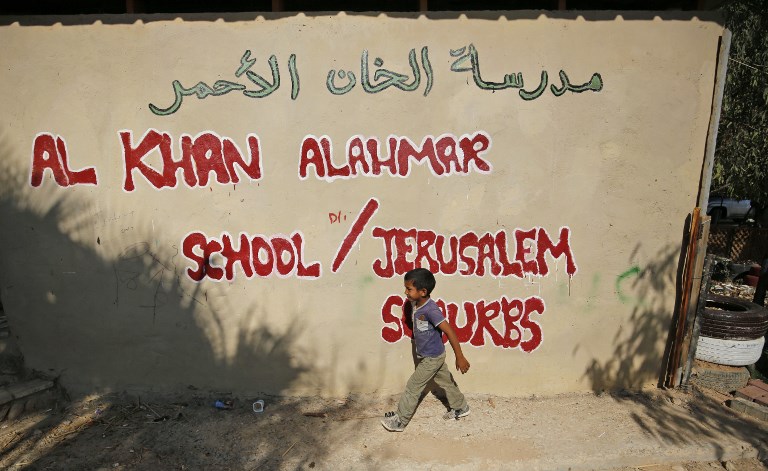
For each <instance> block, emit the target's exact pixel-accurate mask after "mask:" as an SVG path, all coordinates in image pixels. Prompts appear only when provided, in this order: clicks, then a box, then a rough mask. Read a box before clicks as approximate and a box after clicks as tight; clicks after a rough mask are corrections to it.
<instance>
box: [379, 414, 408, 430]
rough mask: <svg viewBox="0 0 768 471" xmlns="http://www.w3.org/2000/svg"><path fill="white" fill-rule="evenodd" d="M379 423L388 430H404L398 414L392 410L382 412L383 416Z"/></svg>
mask: <svg viewBox="0 0 768 471" xmlns="http://www.w3.org/2000/svg"><path fill="white" fill-rule="evenodd" d="M381 425H383V426H384V428H385V429H387V430H389V431H390V432H402V431H403V430H405V425H403V424H402V422H400V416H398V415H397V412H394V411H393V412H387V413H386V414H384V418H383V419H381Z"/></svg>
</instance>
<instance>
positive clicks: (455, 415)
mask: <svg viewBox="0 0 768 471" xmlns="http://www.w3.org/2000/svg"><path fill="white" fill-rule="evenodd" d="M468 415H469V404H467V405H466V406H464V407H463V408H462V409H451V410H449V411H448V412H446V413H445V414H443V419H445V420H459V419H460V418H462V417H466V416H468Z"/></svg>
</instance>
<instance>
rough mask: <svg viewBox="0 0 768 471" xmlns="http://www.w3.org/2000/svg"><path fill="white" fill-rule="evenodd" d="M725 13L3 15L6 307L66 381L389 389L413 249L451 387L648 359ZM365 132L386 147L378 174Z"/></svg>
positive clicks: (34, 362)
mask: <svg viewBox="0 0 768 471" xmlns="http://www.w3.org/2000/svg"><path fill="white" fill-rule="evenodd" d="M721 34H722V27H721V26H719V25H718V24H717V23H715V22H712V21H707V20H702V19H698V18H688V19H675V20H672V19H662V18H658V17H657V18H655V19H652V18H650V17H647V18H645V19H632V18H622V17H615V16H612V15H602V16H601V17H600V18H590V17H589V16H588V15H587V16H586V17H585V16H582V15H574V16H573V17H568V18H554V17H552V18H548V17H546V16H545V15H541V16H537V15H531V14H527V15H520V17H518V18H515V17H514V15H493V14H491V15H488V17H487V18H466V17H457V16H453V17H445V18H442V17H438V16H435V17H431V18H427V17H387V16H385V15H368V16H365V15H363V16H352V15H344V14H339V15H327V16H326V15H320V16H304V15H296V16H287V17H281V18H278V17H274V18H265V17H262V16H256V15H253V19H251V20H243V21H222V20H218V21H203V20H199V21H198V20H195V21H191V20H190V21H182V20H180V19H177V20H174V21H152V22H143V21H135V22H133V21H129V22H123V23H122V24H120V23H117V24H101V23H100V22H97V23H94V24H83V25H67V26H63V25H61V24H52V25H49V26H21V25H19V24H11V25H8V26H3V27H0V43H1V44H3V45H4V48H3V49H4V52H3V54H2V55H0V70H2V73H1V74H0V85H1V86H0V109H2V113H0V165H1V166H2V176H1V177H0V178H2V184H1V185H0V203H1V206H0V214H1V215H2V225H1V226H0V268H2V270H0V295H1V296H2V302H3V305H4V306H5V310H6V312H7V314H8V317H9V319H10V325H11V329H12V331H13V333H14V334H15V335H18V336H19V339H20V342H21V345H22V348H23V350H24V353H25V355H26V360H27V362H28V364H29V366H31V367H33V368H36V369H40V370H43V371H48V372H50V373H52V374H57V375H60V376H61V378H62V381H63V383H64V384H65V386H67V387H69V388H70V389H71V390H72V391H74V392H85V391H90V390H94V389H95V390H124V389H131V390H139V391H147V390H152V391H157V392H162V391H172V390H175V389H180V388H187V387H188V386H192V387H194V388H198V389H199V390H214V391H232V392H234V393H237V394H255V393H257V392H270V393H287V394H315V393H320V394H327V395H342V394H346V393H348V392H358V393H372V392H374V393H395V392H399V391H400V389H401V388H402V386H403V384H404V381H405V379H406V378H407V375H408V374H409V371H410V370H411V368H412V363H411V347H410V342H409V340H408V338H407V336H405V335H403V333H402V331H401V325H400V323H399V321H397V320H396V317H395V316H396V315H398V312H399V308H398V307H397V306H396V305H394V301H396V300H398V302H400V303H401V302H402V296H401V295H402V291H403V290H402V286H403V283H402V276H401V274H402V271H403V270H405V269H407V268H409V267H410V266H413V264H414V262H415V261H416V259H417V258H418V263H419V264H423V265H424V266H427V267H430V266H431V267H432V268H433V269H436V270H437V271H439V272H440V273H438V275H437V288H436V290H435V292H434V297H435V298H438V299H440V300H442V301H443V302H444V303H445V304H446V306H447V307H448V311H449V312H451V311H453V312H456V313H457V314H456V315H457V316H458V317H457V324H458V326H459V327H460V328H461V329H460V332H461V335H462V339H463V340H464V341H465V343H464V344H463V345H464V347H463V348H464V351H465V353H466V355H467V357H468V359H469V361H470V362H471V363H472V369H471V371H470V373H468V374H467V375H465V376H462V377H461V378H459V382H460V385H461V387H462V388H463V389H464V390H466V391H470V392H487V393H495V394H503V395H527V394H552V393H561V392H569V391H583V390H590V389H595V390H597V389H601V388H603V387H631V388H637V387H642V386H647V385H650V384H654V383H655V382H656V378H657V377H658V374H659V372H660V368H661V363H662V361H661V357H662V353H663V349H664V342H665V340H666V336H667V334H668V330H669V327H670V321H671V318H672V310H673V307H674V303H675V293H676V289H675V282H676V276H677V269H678V264H679V256H680V244H681V238H682V233H683V228H684V222H685V218H686V216H687V215H688V213H689V212H690V211H691V210H692V208H693V207H694V206H695V202H696V195H697V191H698V183H699V176H700V171H701V170H700V169H701V165H702V161H703V156H704V144H705V139H706V134H707V125H708V120H709V115H710V107H711V102H712V96H711V95H712V90H713V81H714V76H715V67H716V55H717V47H718V39H719V37H720V35H721ZM272 56H273V57H274V59H273V62H272V63H270V57H272ZM473 56H474V57H473ZM366 59H367V60H366ZM253 60H255V62H253ZM364 64H365V65H364ZM342 72H343V73H342ZM543 72H546V82H544V76H543ZM329 73H332V74H331V75H332V77H331V79H329ZM276 74H279V84H277V83H276V80H275V78H276ZM366 74H367V77H366ZM353 75H354V81H352V80H351V77H352V76H353ZM329 80H331V81H330V82H329ZM176 81H177V82H176ZM174 83H177V85H176V86H174ZM174 103H175V104H176V105H178V106H174ZM355 137H359V138H360V142H361V143H363V144H360V143H358V142H357V141H355ZM391 143H394V144H391ZM393 146H394V147H393ZM409 146H410V147H411V148H415V149H416V151H414V152H412V153H416V154H418V153H419V152H423V157H424V158H423V160H421V161H418V160H417V159H416V158H414V157H410V158H409V157H408V155H409V154H408V149H409ZM324 147H325V148H327V150H328V151H330V154H331V155H330V159H331V163H332V165H333V166H334V169H335V170H334V171H335V172H338V173H339V175H331V174H328V173H325V174H324V173H323V172H328V171H329V170H327V169H326V167H327V163H326V161H325V160H324V158H325V157H327V155H326V151H325V150H323V149H324ZM363 148H364V150H362V149H363ZM238 152H239V153H240V154H242V156H243V159H244V161H245V162H246V163H248V162H251V163H253V162H254V161H251V159H252V158H258V159H259V160H258V161H257V162H256V163H255V164H254V165H253V166H251V167H249V170H248V171H247V172H246V171H244V170H243V169H242V168H239V167H237V165H236V164H231V159H233V158H234V156H235V155H236V154H237V153H238ZM371 152H374V153H378V158H379V160H381V161H386V159H387V158H388V157H389V156H390V155H392V154H394V155H395V157H396V158H395V160H394V161H393V162H394V163H392V161H391V162H390V163H389V165H391V166H390V167H387V166H386V165H387V164H386V163H384V164H382V165H384V166H383V167H380V168H379V169H378V175H377V170H376V169H375V168H374V167H375V166H374V165H373V162H372V159H375V157H372V155H371ZM256 156H257V157H256ZM350 156H351V158H352V160H353V162H354V161H355V160H356V161H357V163H355V164H354V166H353V167H354V168H353V169H352V170H354V171H352V170H350V168H351V167H346V170H345V165H346V164H347V163H348V159H349V158H350ZM64 160H66V162H64ZM173 161H177V162H180V163H178V164H177V165H178V167H180V168H177V171H176V172H175V173H174V167H173V165H174V164H173ZM229 164H231V165H230V167H228V165H229ZM457 164H458V165H457ZM446 165H447V170H446ZM206 166H207V167H206ZM395 167H396V172H394V173H396V175H392V173H393V171H394V169H395ZM206 168H207V170H206ZM235 168H237V169H236V170H234V173H233V170H232V169H235ZM390 169H392V171H391V170H390ZM208 172H210V173H208ZM345 172H347V173H349V175H344V173H345ZM397 229H400V230H401V231H398V230H397ZM241 236H242V237H244V238H245V240H246V241H247V242H248V243H247V244H244V245H242V246H241V245H240V241H241ZM452 236H455V237H453V239H454V240H455V241H456V243H458V244H459V247H460V251H461V256H460V260H459V261H458V264H457V265H456V266H452V265H451V263H448V262H449V261H450V258H451V252H450V248H449V247H450V243H451V239H452ZM505 237H506V240H505V239H504V238H505ZM546 237H549V239H551V241H552V244H551V246H550V247H549V248H548V246H547V245H546V240H545V239H546ZM224 239H232V241H233V246H234V248H233V250H230V251H229V252H228V253H222V251H224V252H227V250H226V249H223V246H224V245H225V244H224V242H225V241H224ZM438 242H439V243H443V242H445V243H444V250H443V253H442V255H443V258H447V259H449V260H447V261H446V263H439V262H437V258H438V255H437V251H436V250H437V249H436V245H437V243H438ZM204 247H207V249H204ZM419 247H421V248H419ZM552 247H554V248H552ZM253 248H256V249H258V253H259V254H260V255H259V257H257V259H256V264H255V266H254V265H253V263H254V260H253V257H252V253H251V249H253ZM205 250H207V251H208V253H209V254H210V259H209V265H208V266H205V267H203V265H204V264H205V262H204V261H203V260H204V257H205V255H204V252H205ZM274 250H278V252H279V254H280V255H278V257H279V258H280V260H281V262H280V263H275V261H274V259H272V261H271V262H270V258H269V257H268V256H267V253H268V252H269V253H271V254H272V256H273V257H274ZM236 251H241V256H242V257H244V260H245V261H246V262H245V265H246V268H243V264H242V263H240V264H237V263H235V264H230V268H232V267H233V268H232V273H231V276H229V274H228V273H226V272H223V271H221V270H220V269H221V268H225V267H226V266H227V260H230V259H233V258H236V254H235V253H234V252H236ZM270 251H271V252H270ZM388 251H390V252H391V253H390V252H388ZM430 260H431V262H430ZM478 260H479V262H478ZM390 261H394V262H395V263H393V265H392V266H391V267H387V265H388V264H389V262H390ZM430 263H432V265H430ZM390 268H391V270H390ZM219 277H220V278H221V279H219V280H216V279H215V278H219ZM194 278H200V279H199V280H195V279H194ZM230 278H231V279H230ZM392 296H398V298H393V297H392ZM523 311H524V312H523ZM521 313H523V316H522V317H521V316H520V314H521ZM468 317H469V318H470V321H469V322H468V321H467V318H468ZM472 318H475V319H472ZM518 333H519V334H520V335H521V337H518V335H519V334H518ZM449 358H452V355H451V354H449Z"/></svg>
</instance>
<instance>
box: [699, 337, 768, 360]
mask: <svg viewBox="0 0 768 471" xmlns="http://www.w3.org/2000/svg"><path fill="white" fill-rule="evenodd" d="M764 345H765V338H764V337H761V338H759V339H756V340H724V339H716V338H712V337H707V336H704V335H701V336H699V341H698V344H697V345H696V359H698V360H702V361H708V362H710V363H717V364H718V365H727V366H747V365H752V364H754V363H755V362H757V360H759V359H760V356H761V355H762V354H763V346H764Z"/></svg>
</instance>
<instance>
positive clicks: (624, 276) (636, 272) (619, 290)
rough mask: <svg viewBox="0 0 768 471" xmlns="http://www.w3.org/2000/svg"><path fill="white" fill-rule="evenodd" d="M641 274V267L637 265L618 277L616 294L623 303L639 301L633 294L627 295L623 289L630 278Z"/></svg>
mask: <svg viewBox="0 0 768 471" xmlns="http://www.w3.org/2000/svg"><path fill="white" fill-rule="evenodd" d="M639 275H640V267H638V266H637V265H635V266H633V267H632V268H630V269H629V270H627V271H625V272H624V273H622V274H621V275H619V276H617V277H616V295H617V296H618V297H619V301H621V302H622V303H623V304H629V303H632V302H637V299H635V298H634V297H632V296H627V295H626V294H624V291H623V290H622V287H621V286H622V284H624V282H625V281H626V280H627V279H628V278H632V277H635V276H639Z"/></svg>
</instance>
